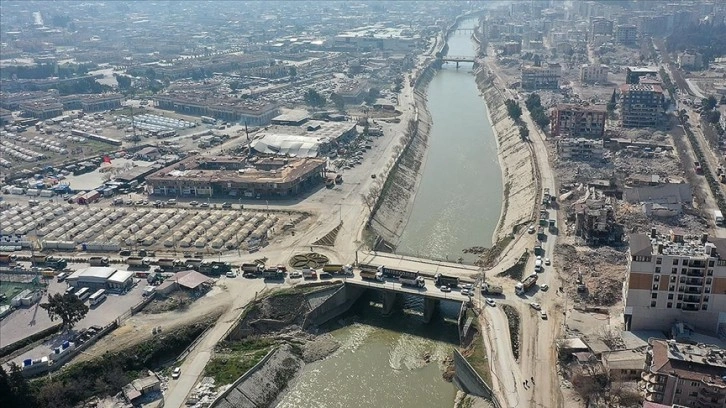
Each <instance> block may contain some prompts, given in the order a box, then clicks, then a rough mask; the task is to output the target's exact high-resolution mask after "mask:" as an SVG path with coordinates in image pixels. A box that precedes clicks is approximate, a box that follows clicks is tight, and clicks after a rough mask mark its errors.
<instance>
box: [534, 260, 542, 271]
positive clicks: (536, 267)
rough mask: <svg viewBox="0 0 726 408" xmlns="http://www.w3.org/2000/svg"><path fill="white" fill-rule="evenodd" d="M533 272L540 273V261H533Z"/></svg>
mask: <svg viewBox="0 0 726 408" xmlns="http://www.w3.org/2000/svg"><path fill="white" fill-rule="evenodd" d="M534 271H535V272H542V260H541V259H537V260H536V261H534Z"/></svg>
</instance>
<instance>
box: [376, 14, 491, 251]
mask: <svg viewBox="0 0 726 408" xmlns="http://www.w3.org/2000/svg"><path fill="white" fill-rule="evenodd" d="M476 22H477V20H476V19H464V20H463V21H462V22H461V23H460V25H459V27H461V28H466V29H471V28H473V27H474V26H475V25H476ZM448 45H449V50H448V53H449V54H450V55H457V56H473V55H475V53H476V49H475V46H476V44H475V43H474V42H473V41H472V40H471V32H470V31H464V30H462V31H456V30H452V32H451V36H450V37H449V40H448ZM472 65H473V64H471V63H461V64H459V69H456V65H455V64H444V65H443V67H442V68H441V69H440V70H439V71H437V72H436V73H435V75H433V77H432V78H431V80H430V82H429V84H428V87H427V89H426V90H425V96H426V110H427V112H426V113H427V114H429V115H430V129H428V135H427V137H425V138H422V139H421V143H419V144H417V145H414V149H415V150H414V151H413V152H412V153H411V159H410V161H411V162H417V163H418V164H419V166H418V168H419V170H418V172H417V173H416V174H415V175H414V176H411V175H410V174H409V175H408V177H407V180H408V182H407V183H404V184H403V188H402V190H408V191H410V192H412V194H410V195H409V197H408V198H409V200H405V198H404V199H401V197H396V194H397V193H396V191H395V190H392V191H393V193H392V195H393V197H391V198H388V199H387V200H385V201H384V203H383V205H382V209H381V211H380V213H381V214H380V215H379V214H377V217H376V218H378V219H379V220H380V222H379V223H378V224H379V225H376V224H377V223H376V222H374V223H372V224H373V227H374V229H375V230H376V231H377V232H379V235H381V236H382V237H383V238H384V240H385V241H386V242H388V243H390V244H392V246H393V247H395V251H396V252H398V253H402V254H407V255H413V256H417V257H427V258H433V259H442V260H444V259H448V260H451V261H455V260H457V259H459V258H463V261H465V262H473V261H474V260H475V259H476V256H475V255H467V254H464V253H463V252H462V251H463V250H464V249H466V248H470V247H473V246H491V244H492V237H493V235H494V232H495V230H496V228H497V224H498V222H499V218H500V214H501V212H502V193H503V184H502V173H501V169H500V166H499V160H498V156H497V141H496V138H495V135H494V132H493V130H492V124H491V123H490V122H489V119H488V113H487V107H486V104H485V103H484V101H483V100H482V98H481V97H480V95H479V91H478V90H477V85H476V81H475V77H474V75H472ZM427 124H428V123H427ZM413 180H415V181H413ZM395 182H396V181H395V180H394V183H395ZM387 193H390V191H389V192H387ZM395 199H399V202H397V203H396V202H395ZM386 201H387V202H386ZM411 202H412V205H411ZM391 214H393V215H391ZM396 218H397V219H396Z"/></svg>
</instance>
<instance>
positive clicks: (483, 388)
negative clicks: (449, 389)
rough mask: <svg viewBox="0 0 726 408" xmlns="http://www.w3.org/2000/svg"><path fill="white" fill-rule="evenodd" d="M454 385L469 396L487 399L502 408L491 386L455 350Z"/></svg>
mask: <svg viewBox="0 0 726 408" xmlns="http://www.w3.org/2000/svg"><path fill="white" fill-rule="evenodd" d="M454 371H455V374H454V383H455V384H456V386H457V387H459V389H461V390H462V391H464V392H465V393H467V394H471V395H476V396H477V397H482V398H486V399H487V400H489V401H491V402H492V404H494V406H495V407H497V408H502V405H501V404H500V403H499V400H498V398H497V397H496V395H494V393H493V392H492V389H491V388H490V387H489V385H488V384H487V383H486V382H485V381H484V380H483V379H482V378H481V376H479V374H478V373H477V372H476V370H474V367H472V366H471V364H469V362H468V361H466V358H464V356H462V355H461V353H459V351H458V350H454Z"/></svg>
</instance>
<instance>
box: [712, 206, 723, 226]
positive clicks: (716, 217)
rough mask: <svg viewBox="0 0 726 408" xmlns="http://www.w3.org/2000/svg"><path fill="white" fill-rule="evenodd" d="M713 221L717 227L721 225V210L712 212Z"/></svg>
mask: <svg viewBox="0 0 726 408" xmlns="http://www.w3.org/2000/svg"><path fill="white" fill-rule="evenodd" d="M713 220H714V222H716V225H717V226H721V225H723V214H722V213H721V210H715V211H714V212H713Z"/></svg>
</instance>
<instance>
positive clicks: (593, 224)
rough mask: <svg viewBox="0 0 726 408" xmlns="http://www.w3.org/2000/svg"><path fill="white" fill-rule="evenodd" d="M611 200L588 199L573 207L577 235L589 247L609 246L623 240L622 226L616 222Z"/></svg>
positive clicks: (607, 198)
mask: <svg viewBox="0 0 726 408" xmlns="http://www.w3.org/2000/svg"><path fill="white" fill-rule="evenodd" d="M611 200H612V199H611V198H609V197H606V198H604V199H597V200H595V199H588V200H585V201H582V202H577V203H574V204H573V205H572V209H573V210H574V211H573V214H572V216H573V217H574V221H575V235H576V236H577V237H579V238H581V239H582V240H583V241H584V242H585V243H586V244H587V245H608V244H614V243H617V242H620V241H621V240H622V235H623V231H622V226H620V225H618V224H617V223H616V222H615V209H614V208H613V205H612V203H611Z"/></svg>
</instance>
